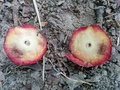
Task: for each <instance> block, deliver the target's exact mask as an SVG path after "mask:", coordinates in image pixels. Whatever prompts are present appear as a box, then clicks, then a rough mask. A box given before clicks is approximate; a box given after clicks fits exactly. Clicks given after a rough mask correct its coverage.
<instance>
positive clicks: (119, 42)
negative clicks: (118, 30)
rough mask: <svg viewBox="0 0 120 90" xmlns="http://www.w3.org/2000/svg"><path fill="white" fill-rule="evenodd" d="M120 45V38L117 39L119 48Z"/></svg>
mask: <svg viewBox="0 0 120 90" xmlns="http://www.w3.org/2000/svg"><path fill="white" fill-rule="evenodd" d="M119 44H120V38H119V36H118V38H117V46H119Z"/></svg>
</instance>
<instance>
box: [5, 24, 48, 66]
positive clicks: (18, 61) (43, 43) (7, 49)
mask: <svg viewBox="0 0 120 90" xmlns="http://www.w3.org/2000/svg"><path fill="white" fill-rule="evenodd" d="M16 28H18V29H19V28H20V29H21V31H22V29H23V30H26V31H27V30H29V32H33V31H35V32H36V35H37V32H38V29H37V28H36V27H34V26H31V25H27V24H24V25H21V26H18V27H14V26H13V27H11V28H9V30H8V32H7V34H6V37H5V40H4V50H5V52H6V54H7V56H8V57H9V58H10V60H11V61H12V62H13V63H14V64H16V65H30V64H34V63H37V62H38V61H39V60H41V58H42V57H43V55H44V54H45V52H46V43H47V41H46V38H45V37H43V36H42V35H41V34H40V33H39V34H40V35H41V42H39V41H38V43H39V44H40V46H41V47H42V52H41V53H37V55H36V57H35V58H34V59H30V58H29V59H24V58H23V57H22V56H21V57H19V54H21V55H23V56H24V51H22V50H17V49H15V48H16V47H15V48H14V44H12V45H13V49H14V50H15V52H16V53H17V55H18V57H15V55H14V53H12V51H11V48H10V47H9V46H8V44H7V43H8V42H9V36H11V34H13V33H14V31H15V29H16ZM13 35H14V34H13ZM18 37H19V34H18ZM21 37H22V35H21V36H20V38H21ZM23 37H24V36H23ZM13 39H16V38H13ZM18 42H19V41H18ZM35 48H36V47H35ZM38 48H39V47H38ZM36 51H37V50H36ZM30 52H31V51H30ZM30 52H25V53H27V54H29V53H30ZM38 52H39V51H38ZM29 56H32V55H31V53H30V55H29Z"/></svg>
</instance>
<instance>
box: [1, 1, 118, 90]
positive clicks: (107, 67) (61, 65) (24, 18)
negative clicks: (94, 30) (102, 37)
mask: <svg viewBox="0 0 120 90" xmlns="http://www.w3.org/2000/svg"><path fill="white" fill-rule="evenodd" d="M36 1H37V4H38V8H39V11H40V17H41V19H42V22H48V24H47V25H45V26H44V27H43V30H42V31H41V33H43V35H44V36H45V37H46V38H47V52H46V54H45V56H44V58H45V60H46V64H45V73H44V74H45V78H44V79H45V82H43V79H42V67H43V60H41V61H40V62H38V63H37V64H34V65H30V66H17V65H15V64H13V63H12V62H11V61H10V60H9V58H8V57H7V55H6V54H5V52H4V50H3V42H4V37H5V35H6V32H7V31H8V28H10V26H17V25H21V24H31V25H34V26H36V27H38V28H39V23H38V20H37V16H36V12H35V9H34V6H33V2H32V0H0V90H120V44H119V42H120V39H119V38H120V0H36ZM101 7H102V8H101ZM94 23H98V24H100V25H101V26H102V27H103V28H104V29H105V31H106V32H107V34H108V35H109V36H110V38H111V40H112V44H113V47H112V57H111V58H110V60H109V61H107V62H106V63H105V64H103V65H101V66H97V67H93V68H83V67H80V66H78V65H75V64H74V63H73V62H71V61H70V60H68V59H67V58H66V57H65V52H66V51H68V50H69V48H68V42H69V38H70V36H71V34H72V33H73V31H75V30H76V29H77V28H79V27H80V26H83V25H85V26H86V25H90V24H94ZM51 63H52V64H53V65H52V64H51ZM60 72H63V73H65V74H66V75H67V76H68V77H69V78H71V79H69V78H66V77H64V76H63V75H61V74H60ZM73 79H74V80H73ZM76 80H77V81H79V80H84V81H87V82H90V83H91V84H92V85H88V84H82V83H79V82H77V81H76Z"/></svg>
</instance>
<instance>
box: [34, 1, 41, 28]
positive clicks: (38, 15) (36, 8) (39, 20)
mask: <svg viewBox="0 0 120 90" xmlns="http://www.w3.org/2000/svg"><path fill="white" fill-rule="evenodd" d="M33 4H34V7H35V11H36V13H37V17H38V22H39V24H40V30H42V24H41V19H40V13H39V11H38V7H37V2H36V0H33Z"/></svg>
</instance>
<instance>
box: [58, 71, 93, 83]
mask: <svg viewBox="0 0 120 90" xmlns="http://www.w3.org/2000/svg"><path fill="white" fill-rule="evenodd" d="M59 74H61V75H63V76H64V77H65V78H67V79H69V80H71V81H73V82H79V83H85V84H88V85H92V84H90V83H88V82H85V81H83V80H75V79H72V78H69V77H68V76H66V74H64V73H62V72H60V73H58V75H59Z"/></svg>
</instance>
